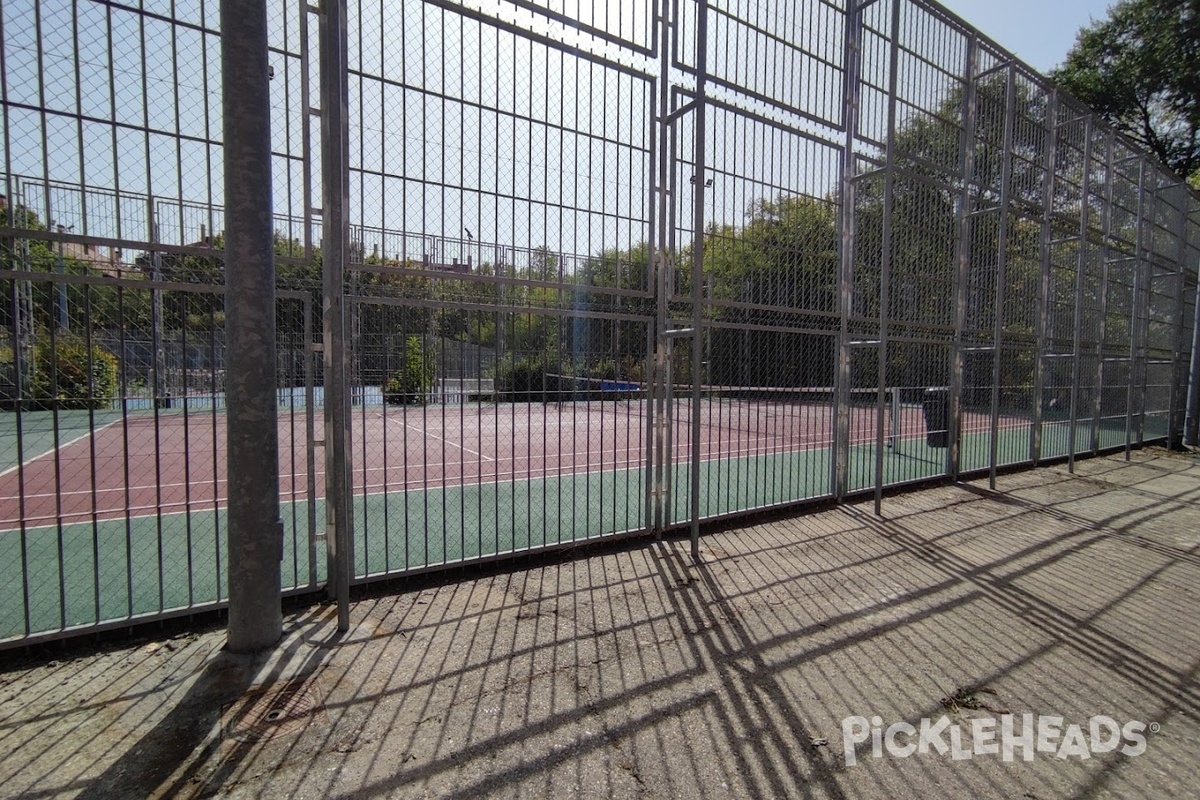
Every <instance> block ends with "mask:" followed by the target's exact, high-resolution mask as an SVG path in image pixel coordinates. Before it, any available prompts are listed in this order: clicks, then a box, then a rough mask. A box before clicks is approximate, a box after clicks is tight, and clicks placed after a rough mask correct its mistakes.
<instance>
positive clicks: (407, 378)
mask: <svg viewBox="0 0 1200 800" xmlns="http://www.w3.org/2000/svg"><path fill="white" fill-rule="evenodd" d="M403 358H404V361H403V363H402V365H401V367H400V369H398V370H396V371H395V372H393V373H392V374H391V376H390V377H389V378H388V379H387V382H386V383H384V385H383V386H382V389H383V401H384V402H385V403H391V404H397V405H400V404H404V405H407V404H411V403H424V402H425V398H426V397H427V395H428V393H429V388H430V387H431V386H432V385H433V376H434V364H433V356H432V354H431V353H429V352H428V351H426V350H425V348H424V346H422V344H421V338H420V337H419V336H409V337H408V338H406V339H405V341H404V354H403Z"/></svg>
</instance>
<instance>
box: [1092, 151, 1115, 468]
mask: <svg viewBox="0 0 1200 800" xmlns="http://www.w3.org/2000/svg"><path fill="white" fill-rule="evenodd" d="M1115 138H1116V137H1115V136H1114V135H1113V133H1112V131H1108V132H1107V133H1106V135H1105V139H1106V145H1105V148H1104V181H1105V184H1104V217H1103V222H1102V225H1103V227H1104V233H1103V237H1104V239H1103V242H1102V244H1101V247H1100V270H1101V274H1100V313H1099V317H1098V320H1097V321H1098V323H1099V330H1098V332H1097V334H1096V370H1095V373H1094V374H1093V376H1092V377H1093V379H1094V381H1095V382H1094V384H1093V385H1094V386H1095V387H1096V394H1095V397H1093V398H1092V441H1091V450H1092V454H1093V455H1096V454H1097V453H1099V452H1100V418H1101V415H1102V414H1103V413H1104V402H1103V400H1104V353H1105V338H1106V337H1107V335H1108V325H1107V319H1108V262H1109V256H1110V253H1109V243H1110V241H1111V237H1112V216H1113V192H1114V184H1115V183H1116V180H1115V177H1114V168H1113V145H1114V142H1115Z"/></svg>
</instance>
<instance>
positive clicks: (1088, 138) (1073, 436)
mask: <svg viewBox="0 0 1200 800" xmlns="http://www.w3.org/2000/svg"><path fill="white" fill-rule="evenodd" d="M1092 120H1093V117H1092V115H1091V114H1088V116H1087V118H1086V119H1085V120H1084V123H1083V182H1082V187H1081V189H1080V200H1079V254H1078V258H1077V259H1076V263H1075V314H1074V317H1075V333H1074V336H1073V338H1072V343H1071V423H1070V427H1069V428H1067V471H1068V472H1074V471H1075V451H1076V449H1077V443H1078V442H1077V439H1078V435H1077V431H1076V430H1075V429H1076V427H1077V426H1078V421H1079V380H1080V369H1079V358H1080V356H1081V355H1082V348H1083V330H1082V328H1083V326H1082V324H1081V323H1082V322H1083V319H1082V318H1083V287H1084V274H1085V273H1086V272H1087V251H1088V203H1089V202H1090V198H1091V191H1092Z"/></svg>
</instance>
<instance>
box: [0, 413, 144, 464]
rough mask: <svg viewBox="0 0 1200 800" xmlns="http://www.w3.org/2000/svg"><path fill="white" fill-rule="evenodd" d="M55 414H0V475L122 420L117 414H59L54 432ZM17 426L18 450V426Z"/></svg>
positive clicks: (119, 414)
mask: <svg viewBox="0 0 1200 800" xmlns="http://www.w3.org/2000/svg"><path fill="white" fill-rule="evenodd" d="M54 417H55V415H54V414H52V413H50V412H48V411H30V412H23V413H22V414H20V415H17V414H14V413H11V412H7V413H0V473H4V472H8V471H9V470H11V469H13V468H14V467H16V466H17V464H19V463H21V462H22V461H23V462H24V463H26V464H28V463H29V462H30V461H32V460H34V459H35V458H38V457H39V456H43V455H46V454H47V453H50V452H53V451H54V449H55V447H59V448H62V447H65V446H66V445H67V444H68V443H70V442H73V441H75V440H77V439H82V438H83V437H84V436H87V435H89V434H91V433H93V432H94V431H98V430H100V429H101V428H103V427H104V426H106V425H111V424H112V423H114V422H116V421H117V420H119V419H120V418H121V412H120V411H112V410H106V411H86V410H77V409H76V410H70V411H59V412H58V420H57V433H56V432H55V424H56V421H55V418H54ZM18 424H19V425H20V442H19V444H20V446H19V447H18V437H17V432H18V429H17V426H18Z"/></svg>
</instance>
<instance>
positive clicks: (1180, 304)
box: [1167, 183, 1192, 449]
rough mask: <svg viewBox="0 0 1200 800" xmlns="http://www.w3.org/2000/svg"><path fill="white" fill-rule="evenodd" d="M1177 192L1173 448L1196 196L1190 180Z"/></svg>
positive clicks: (1183, 392) (1177, 437)
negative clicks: (1190, 221) (1190, 217)
mask: <svg viewBox="0 0 1200 800" xmlns="http://www.w3.org/2000/svg"><path fill="white" fill-rule="evenodd" d="M1175 192H1176V193H1177V194H1178V196H1179V206H1178V211H1179V216H1178V218H1177V219H1178V224H1177V227H1176V229H1175V237H1176V242H1177V243H1178V247H1179V255H1178V256H1177V257H1176V259H1175V308H1174V311H1173V313H1172V314H1171V318H1172V319H1173V320H1174V324H1175V335H1174V336H1173V337H1172V339H1173V341H1172V343H1171V386H1170V390H1169V392H1170V394H1169V397H1168V401H1167V447H1168V448H1171V449H1174V448H1175V447H1177V446H1178V445H1179V444H1180V443H1181V442H1182V441H1183V436H1184V430H1183V428H1184V418H1183V417H1184V414H1185V412H1184V405H1185V403H1186V402H1187V388H1186V384H1187V377H1186V375H1185V374H1184V373H1183V372H1182V370H1183V368H1184V363H1183V354H1184V351H1183V342H1184V333H1185V332H1186V330H1187V326H1186V325H1184V324H1183V314H1184V309H1185V308H1186V307H1187V304H1186V303H1185V302H1184V299H1183V296H1184V292H1185V290H1186V288H1187V278H1186V276H1187V265H1186V261H1187V253H1188V241H1187V222H1188V205H1189V204H1190V203H1191V199H1192V198H1191V194H1190V193H1189V192H1188V186H1187V184H1186V183H1180V184H1178V185H1177V186H1176V187H1175Z"/></svg>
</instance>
